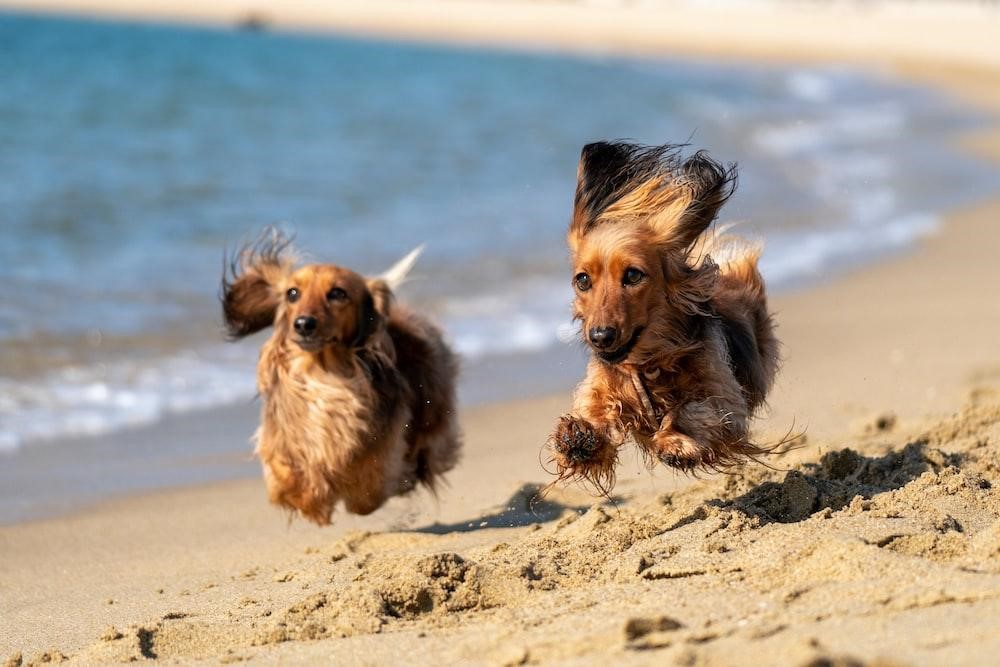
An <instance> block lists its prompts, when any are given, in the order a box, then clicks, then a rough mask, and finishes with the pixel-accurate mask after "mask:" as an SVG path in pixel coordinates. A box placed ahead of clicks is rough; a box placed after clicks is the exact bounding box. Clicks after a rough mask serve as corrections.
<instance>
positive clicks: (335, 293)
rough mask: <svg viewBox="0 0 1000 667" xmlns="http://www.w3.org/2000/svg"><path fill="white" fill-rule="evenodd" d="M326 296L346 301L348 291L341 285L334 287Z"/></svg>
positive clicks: (333, 299)
mask: <svg viewBox="0 0 1000 667" xmlns="http://www.w3.org/2000/svg"><path fill="white" fill-rule="evenodd" d="M326 298H327V299H329V300H330V301H346V300H347V292H345V291H344V290H342V289H340V288H339V287H334V288H333V289H332V290H330V291H329V292H327V293H326Z"/></svg>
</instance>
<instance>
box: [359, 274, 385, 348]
mask: <svg viewBox="0 0 1000 667" xmlns="http://www.w3.org/2000/svg"><path fill="white" fill-rule="evenodd" d="M367 286H368V291H366V292H365V296H364V298H363V299H362V300H361V307H360V311H361V312H360V314H359V316H358V333H357V335H356V336H355V337H354V347H364V345H365V343H367V342H368V339H369V338H371V337H372V334H374V333H375V332H376V331H378V328H379V327H380V326H382V324H383V323H384V322H386V321H387V320H388V319H389V310H390V308H391V307H392V298H393V296H392V289H391V288H390V287H389V285H388V283H386V282H385V281H384V280H380V279H374V280H369V281H368V285H367Z"/></svg>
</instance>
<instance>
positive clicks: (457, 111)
mask: <svg viewBox="0 0 1000 667" xmlns="http://www.w3.org/2000/svg"><path fill="white" fill-rule="evenodd" d="M976 122H978V121H977V119H976V118H974V117H973V116H971V115H970V114H968V113H967V112H966V111H964V110H962V109H961V108H959V107H957V106H956V105H955V104H953V103H951V102H949V101H948V100H943V99H939V98H936V97H935V96H934V95H932V94H931V93H929V92H927V91H923V90H919V89H913V88H905V87H901V86H899V85H895V84H891V83H889V82H887V81H884V80H879V79H876V78H868V77H865V76H862V75H860V74H858V73H856V72H853V71H851V70H849V69H843V68H835V67H825V68H780V67H751V66H746V67H735V66H721V65H718V64H711V63H696V62H686V61H685V62H679V61H667V60H651V59H645V60H637V59H621V58H612V57H605V56H600V57H599V56H593V57H562V56H555V55H537V54H524V53H504V52H492V51H476V50H470V49H457V48H443V47H441V48H436V47H428V46H412V45H403V44H392V43H379V42H367V41H358V40H348V39H334V38H320V37H307V36H296V35H281V34H271V33H253V34H250V33H241V32H236V31H227V30H211V29H194V28H180V27H166V26H149V25H131V24H122V23H101V22H89V21H79V20H56V19H48V18H46V19H43V18H35V17H30V16H20V15H11V14H8V15H3V14H0V174H2V178H0V304H2V306H0V450H5V451H7V452H8V453H16V452H17V451H20V450H23V449H25V448H31V447H33V446H36V445H44V443H46V442H48V441H52V440H53V439H65V438H67V437H71V436H84V435H94V434H101V433H107V432H109V431H115V430H119V429H122V428H126V427H129V426H134V425H138V424H147V423H151V422H155V421H157V420H160V419H163V418H164V417H165V416H169V415H176V414H183V413H186V412H191V411H199V410H206V409H210V408H214V407H217V406H222V405H227V404H232V403H239V402H246V401H248V400H250V399H251V398H252V396H253V394H254V387H253V367H254V363H255V358H256V352H257V348H258V346H259V344H260V342H261V341H260V339H259V338H257V339H252V340H249V341H246V342H243V343H240V344H227V343H224V341H223V337H222V334H221V327H220V321H219V308H218V302H217V292H218V284H219V277H220V272H221V266H222V257H223V252H224V249H226V248H229V249H232V248H233V247H234V246H235V245H237V244H238V243H239V242H240V241H241V240H245V239H247V238H249V237H252V236H253V235H254V234H256V232H257V231H259V230H260V229H261V228H262V227H263V226H265V225H270V224H279V225H282V226H283V227H285V228H286V229H288V230H289V231H293V232H294V233H295V234H296V235H297V238H298V243H299V245H300V247H301V248H303V249H304V250H305V251H307V253H308V254H309V255H310V256H311V257H313V258H315V259H318V260H326V261H333V262H336V263H340V264H345V265H348V266H351V267H353V268H356V269H359V270H362V271H366V272H374V271H379V270H381V269H384V268H386V267H387V266H389V265H390V264H391V263H392V262H393V261H394V260H395V259H396V258H398V257H399V256H401V255H403V254H404V253H405V252H407V251H408V250H410V249H411V248H412V247H414V246H416V245H418V244H420V243H426V244H427V250H426V252H425V254H424V256H423V258H422V259H421V262H420V264H419V266H418V269H417V271H416V280H414V281H413V283H412V284H411V285H409V286H408V287H407V288H406V291H405V294H404V297H405V298H406V299H408V300H410V301H412V302H415V303H417V304H419V305H420V306H421V307H422V308H424V309H426V310H427V311H428V312H430V313H432V314H433V316H434V317H435V318H436V319H437V320H438V321H439V322H440V323H441V324H442V325H443V326H444V327H445V329H446V331H447V333H448V336H449V338H450V340H451V341H452V343H453V344H454V345H455V347H456V348H457V349H458V350H459V352H460V353H461V354H462V355H463V357H464V359H465V362H466V366H467V367H468V368H469V369H471V370H470V373H469V377H471V378H476V377H477V375H476V368H492V367H493V366H491V364H493V365H495V364H497V363H498V360H503V359H507V360H512V359H513V360H516V359H518V358H521V357H523V356H524V355H531V354H536V355H538V354H541V355H550V354H553V355H557V356H558V355H559V354H564V353H565V349H566V347H567V342H566V340H567V339H568V338H571V337H572V335H573V332H572V328H571V327H570V326H569V322H568V320H569V300H570V297H571V292H570V289H569V279H568V278H569V276H568V267H567V261H566V250H565V247H564V242H563V234H564V232H565V227H566V224H567V222H568V218H569V213H570V206H571V202H572V195H573V187H574V179H575V169H576V160H577V157H578V155H579V150H580V147H581V146H582V145H583V144H584V143H586V142H588V141H593V140H596V139H601V138H631V139H634V140H637V141H641V142H645V143H662V142H665V141H671V142H690V143H691V144H692V145H693V146H694V147H697V148H707V149H709V150H710V151H711V152H712V153H713V154H714V155H715V156H716V157H718V158H720V159H724V160H735V161H738V162H739V163H740V165H741V168H742V172H741V187H740V190H739V192H738V193H737V195H736V196H735V197H734V199H733V200H732V201H731V203H730V204H729V205H728V206H727V207H726V210H725V211H724V215H723V219H725V220H735V221H739V222H740V223H741V226H740V229H741V230H742V231H743V232H744V233H746V234H749V235H751V236H758V237H761V238H763V239H764V240H765V241H766V247H767V250H766V254H765V258H764V271H765V273H766V276H767V278H768V279H769V281H770V282H771V284H772V287H773V288H775V289H793V288H795V287H797V286H799V285H802V284H806V283H809V282H811V281H814V280H817V279H821V278H823V277H825V276H828V275H830V274H831V273H833V272H836V271H839V270H843V269H845V268H848V267H850V266H852V265H856V264H859V263H863V262H870V261H878V259H879V258H881V257H883V256H885V255H886V254H887V253H890V252H895V251H899V250H901V249H905V248H906V247H907V246H908V245H910V244H911V243H913V242H914V240H915V239H917V238H919V237H920V236H922V235H925V234H928V233H933V231H934V230H935V228H936V225H937V224H938V216H939V214H940V212H941V211H942V210H944V209H945V208H947V207H950V206H954V205H956V204H961V203H965V202H970V201H972V200H974V199H975V198H976V197H978V196H981V195H984V194H985V193H987V192H988V191H989V188H990V187H991V185H993V184H995V182H996V176H997V175H996V172H994V171H990V170H989V169H988V168H986V167H985V166H984V165H982V164H979V163H977V162H975V161H974V160H972V159H971V158H969V157H966V156H963V155H959V154H958V153H956V152H954V151H953V150H952V149H951V148H950V146H949V136H950V135H951V134H952V133H953V132H955V131H957V130H961V129H963V128H968V127H972V126H973V125H974V124H975V123H976ZM523 366H524V367H525V369H530V367H531V366H532V365H531V364H523ZM507 367H508V368H509V367H516V364H515V366H510V365H508V366H507ZM526 372H527V371H526ZM494 379H495V378H494ZM473 384H476V383H474V382H473V381H472V380H467V382H466V385H465V386H466V389H465V390H464V391H465V392H466V394H467V396H466V398H468V397H472V398H473V399H474V400H486V399H489V398H496V397H498V396H499V395H500V394H504V393H506V394H521V393H525V392H528V391H531V390H532V389H537V388H538V387H540V386H543V385H544V379H540V378H537V377H536V378H534V379H533V378H532V377H531V376H530V374H529V375H526V376H525V378H524V379H523V380H521V379H519V378H518V377H507V378H504V379H503V381H500V382H491V383H490V384H489V386H487V387H485V388H482V387H479V388H478V389H475V388H471V385H473Z"/></svg>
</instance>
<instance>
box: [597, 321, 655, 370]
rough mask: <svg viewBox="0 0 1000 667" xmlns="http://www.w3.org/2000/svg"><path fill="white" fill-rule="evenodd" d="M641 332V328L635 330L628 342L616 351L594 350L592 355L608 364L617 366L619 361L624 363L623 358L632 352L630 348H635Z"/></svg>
mask: <svg viewBox="0 0 1000 667" xmlns="http://www.w3.org/2000/svg"><path fill="white" fill-rule="evenodd" d="M642 332H643V327H639V328H638V329H636V330H635V332H634V333H633V334H632V337H631V338H629V339H628V342H627V343H625V344H624V345H622V346H621V347H619V348H618V349H617V350H614V351H610V352H609V351H600V350H594V353H595V354H597V357H598V358H599V359H600V360H601V361H603V362H605V363H608V364H617V363H618V362H619V361H624V360H625V358H626V357H628V355H629V353H630V352H632V348H633V347H635V344H636V343H638V342H639V336H641V335H642Z"/></svg>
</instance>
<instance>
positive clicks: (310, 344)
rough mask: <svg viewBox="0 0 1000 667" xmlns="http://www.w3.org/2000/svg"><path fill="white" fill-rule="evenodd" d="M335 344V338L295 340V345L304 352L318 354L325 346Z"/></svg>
mask: <svg viewBox="0 0 1000 667" xmlns="http://www.w3.org/2000/svg"><path fill="white" fill-rule="evenodd" d="M336 342H337V338H325V339H324V338H298V337H296V338H295V344H296V345H298V346H299V347H301V348H302V349H303V350H305V351H306V352H319V351H320V350H322V349H323V348H324V347H326V346H327V345H332V344H334V343H336Z"/></svg>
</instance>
